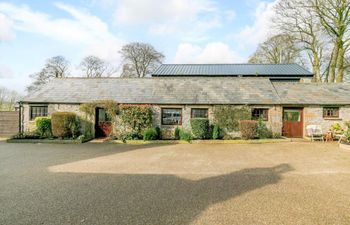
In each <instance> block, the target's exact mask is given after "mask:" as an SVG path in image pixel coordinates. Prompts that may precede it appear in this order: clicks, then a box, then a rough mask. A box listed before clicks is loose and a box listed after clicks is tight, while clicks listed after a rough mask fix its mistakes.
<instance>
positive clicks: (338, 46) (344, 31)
mask: <svg viewBox="0 0 350 225" xmlns="http://www.w3.org/2000/svg"><path fill="white" fill-rule="evenodd" d="M313 7H314V10H315V12H316V13H317V15H318V17H319V19H320V22H321V24H322V26H323V27H324V29H325V30H326V32H327V33H328V35H329V36H330V38H331V39H332V41H333V43H334V46H333V50H332V54H331V58H330V62H329V68H328V73H327V80H328V82H343V80H344V69H345V68H344V63H345V62H344V60H345V55H346V52H347V51H348V50H349V43H350V36H349V35H350V34H349V27H350V1H349V0H314V4H313Z"/></svg>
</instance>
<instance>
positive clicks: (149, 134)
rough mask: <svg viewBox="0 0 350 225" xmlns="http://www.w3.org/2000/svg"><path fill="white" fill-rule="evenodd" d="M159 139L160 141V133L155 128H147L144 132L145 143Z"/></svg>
mask: <svg viewBox="0 0 350 225" xmlns="http://www.w3.org/2000/svg"><path fill="white" fill-rule="evenodd" d="M157 139H158V133H157V130H156V129H155V128H147V129H145V130H144V131H143V140H144V141H150V140H157Z"/></svg>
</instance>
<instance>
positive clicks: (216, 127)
mask: <svg viewBox="0 0 350 225" xmlns="http://www.w3.org/2000/svg"><path fill="white" fill-rule="evenodd" d="M212 138H213V140H217V139H220V127H219V125H217V124H215V125H214V128H213V136H212Z"/></svg>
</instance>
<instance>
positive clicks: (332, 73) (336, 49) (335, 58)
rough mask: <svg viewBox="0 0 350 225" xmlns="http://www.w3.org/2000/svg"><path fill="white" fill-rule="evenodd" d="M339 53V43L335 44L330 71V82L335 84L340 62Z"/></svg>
mask: <svg viewBox="0 0 350 225" xmlns="http://www.w3.org/2000/svg"><path fill="white" fill-rule="evenodd" d="M338 53H339V45H338V42H335V43H334V47H333V51H332V55H331V60H330V63H329V71H328V82H329V83H334V81H335V70H336V68H337V61H338Z"/></svg>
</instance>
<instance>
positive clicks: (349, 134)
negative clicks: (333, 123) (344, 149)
mask: <svg viewBox="0 0 350 225" xmlns="http://www.w3.org/2000/svg"><path fill="white" fill-rule="evenodd" d="M344 136H345V138H346V140H347V141H348V142H350V128H348V129H347V130H346V131H345V132H344Z"/></svg>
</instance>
